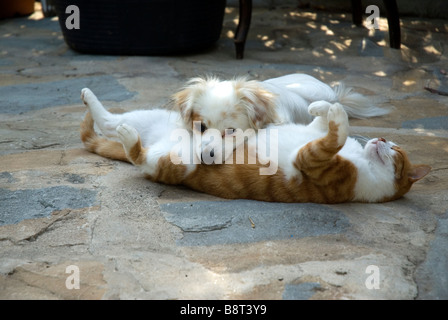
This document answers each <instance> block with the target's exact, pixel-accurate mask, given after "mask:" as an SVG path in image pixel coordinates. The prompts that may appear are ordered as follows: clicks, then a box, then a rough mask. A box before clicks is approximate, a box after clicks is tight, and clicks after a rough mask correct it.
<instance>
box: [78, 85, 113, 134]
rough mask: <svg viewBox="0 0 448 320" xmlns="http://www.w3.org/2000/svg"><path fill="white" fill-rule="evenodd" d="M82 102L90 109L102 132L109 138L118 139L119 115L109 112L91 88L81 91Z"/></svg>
mask: <svg viewBox="0 0 448 320" xmlns="http://www.w3.org/2000/svg"><path fill="white" fill-rule="evenodd" d="M81 100H82V101H83V102H84V104H85V105H86V106H87V107H88V108H89V110H90V113H91V114H92V117H93V119H94V121H95V123H96V125H97V126H98V128H99V129H100V130H101V132H102V133H103V134H104V135H106V136H107V137H111V138H112V137H117V132H116V130H115V129H116V128H117V126H118V124H119V120H120V119H119V115H116V114H112V113H110V112H109V111H107V110H106V109H105V108H104V106H103V105H102V104H101V102H100V101H99V100H98V98H97V97H96V96H95V94H94V93H93V92H92V91H91V90H90V89H89V88H84V89H82V90H81Z"/></svg>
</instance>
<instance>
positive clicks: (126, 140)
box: [117, 123, 139, 149]
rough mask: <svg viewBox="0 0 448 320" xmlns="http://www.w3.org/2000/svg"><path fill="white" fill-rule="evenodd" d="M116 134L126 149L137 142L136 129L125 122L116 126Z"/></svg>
mask: <svg viewBox="0 0 448 320" xmlns="http://www.w3.org/2000/svg"><path fill="white" fill-rule="evenodd" d="M117 134H118V138H119V139H120V141H121V143H123V146H124V147H125V148H126V149H130V148H132V147H133V146H134V145H135V144H136V143H137V142H138V138H139V135H138V132H137V130H136V129H135V128H133V127H131V126H130V125H127V124H125V123H124V124H121V125H119V126H118V127H117Z"/></svg>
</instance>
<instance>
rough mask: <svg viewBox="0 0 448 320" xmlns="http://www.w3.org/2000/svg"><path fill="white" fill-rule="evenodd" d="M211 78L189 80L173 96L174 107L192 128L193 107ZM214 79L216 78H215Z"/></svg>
mask: <svg viewBox="0 0 448 320" xmlns="http://www.w3.org/2000/svg"><path fill="white" fill-rule="evenodd" d="M208 81H212V80H209V78H207V79H205V78H201V77H196V78H192V79H190V80H188V82H187V85H186V86H185V87H184V88H183V89H182V90H181V91H179V92H177V93H175V94H174V95H173V96H172V99H173V100H174V107H175V109H177V110H178V111H179V112H180V114H181V116H182V120H183V121H184V123H185V124H186V125H187V126H189V127H190V128H191V125H192V121H193V112H194V110H193V107H194V101H195V100H196V98H197V97H198V96H199V95H200V94H201V93H202V92H204V90H206V88H207V82H208ZM213 81H214V80H213Z"/></svg>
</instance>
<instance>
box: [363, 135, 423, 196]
mask: <svg viewBox="0 0 448 320" xmlns="http://www.w3.org/2000/svg"><path fill="white" fill-rule="evenodd" d="M364 152H365V153H366V156H367V157H368V158H369V161H371V163H372V164H373V165H374V166H375V167H377V168H380V170H381V171H383V172H382V173H384V174H385V175H387V176H389V177H390V178H391V177H393V179H394V190H391V194H390V195H387V196H386V197H385V198H384V201H390V200H395V199H398V198H400V197H402V196H403V195H404V194H405V193H407V192H408V191H409V189H410V188H411V186H412V185H413V184H414V183H415V182H417V181H418V180H420V179H422V178H423V177H424V176H426V175H427V174H428V173H429V172H430V171H431V167H430V166H428V165H426V164H418V165H414V164H412V163H411V162H410V160H409V157H408V155H407V153H406V152H405V151H404V150H403V149H402V148H400V147H399V146H397V145H396V144H395V143H393V142H391V141H386V140H385V139H384V138H376V139H372V140H369V141H368V142H367V144H366V145H365V147H364Z"/></svg>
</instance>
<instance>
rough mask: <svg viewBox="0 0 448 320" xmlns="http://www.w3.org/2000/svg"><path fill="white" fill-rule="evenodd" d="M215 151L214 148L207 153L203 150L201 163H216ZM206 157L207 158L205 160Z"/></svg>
mask: <svg viewBox="0 0 448 320" xmlns="http://www.w3.org/2000/svg"><path fill="white" fill-rule="evenodd" d="M214 157H215V151H214V150H213V149H212V150H211V151H210V153H209V154H205V155H204V152H201V163H203V164H212V163H214ZM204 158H205V160H204Z"/></svg>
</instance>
